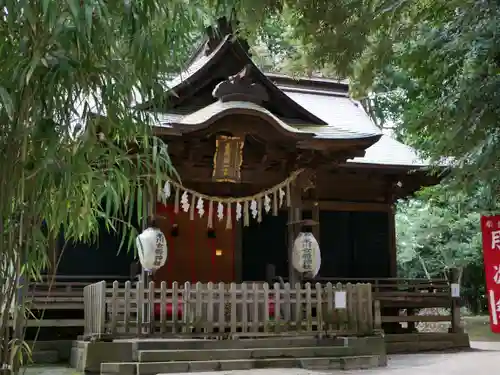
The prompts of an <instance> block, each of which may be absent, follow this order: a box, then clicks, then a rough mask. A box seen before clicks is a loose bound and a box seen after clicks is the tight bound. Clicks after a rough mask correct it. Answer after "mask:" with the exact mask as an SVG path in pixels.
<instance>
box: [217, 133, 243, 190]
mask: <svg viewBox="0 0 500 375" xmlns="http://www.w3.org/2000/svg"><path fill="white" fill-rule="evenodd" d="M244 143H245V141H244V139H243V138H241V137H227V136H224V135H219V136H217V140H216V149H215V155H214V170H213V175H212V179H213V180H214V181H216V182H240V181H241V164H242V163H243V145H244Z"/></svg>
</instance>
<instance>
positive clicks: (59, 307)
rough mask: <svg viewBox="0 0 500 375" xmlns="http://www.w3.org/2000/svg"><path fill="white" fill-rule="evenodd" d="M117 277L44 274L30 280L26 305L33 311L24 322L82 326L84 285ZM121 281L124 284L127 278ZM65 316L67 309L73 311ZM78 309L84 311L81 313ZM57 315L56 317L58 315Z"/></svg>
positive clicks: (43, 325) (53, 325) (54, 325)
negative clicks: (39, 277) (37, 278)
mask: <svg viewBox="0 0 500 375" xmlns="http://www.w3.org/2000/svg"><path fill="white" fill-rule="evenodd" d="M117 278H118V277H116V276H99V275H96V276H88V275H56V276H55V277H53V276H50V275H48V276H43V277H42V278H41V279H39V280H37V281H32V282H30V283H29V285H28V288H27V291H26V298H25V301H26V307H27V308H28V309H29V310H30V313H28V314H27V319H26V321H25V324H26V326H28V327H83V326H84V323H85V322H84V319H83V316H84V314H83V310H84V295H83V294H84V292H83V290H84V288H85V287H86V286H87V285H89V283H92V282H96V281H100V280H107V281H108V282H113V280H116V279H117ZM121 280H122V281H120V282H121V283H122V285H123V283H124V282H125V278H122V279H121ZM70 311H71V314H68V316H65V315H66V314H65V312H70ZM78 311H81V313H79V314H78ZM54 316H57V318H55V317H54Z"/></svg>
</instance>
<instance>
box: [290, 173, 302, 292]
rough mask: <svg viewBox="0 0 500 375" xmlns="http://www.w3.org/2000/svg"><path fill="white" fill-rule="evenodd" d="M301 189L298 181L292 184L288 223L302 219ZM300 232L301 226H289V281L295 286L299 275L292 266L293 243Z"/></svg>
mask: <svg viewBox="0 0 500 375" xmlns="http://www.w3.org/2000/svg"><path fill="white" fill-rule="evenodd" d="M301 192H302V190H301V188H300V185H299V184H298V183H297V181H294V182H292V184H291V186H290V198H291V205H290V207H288V222H294V221H299V220H301V219H302V196H301ZM299 230H300V228H299V225H297V224H294V225H288V280H290V283H291V284H292V285H294V284H295V283H296V282H297V281H299V274H298V272H297V271H296V270H295V268H293V264H292V253H293V243H294V242H295V239H296V238H297V235H298V233H299V232H298V231H299Z"/></svg>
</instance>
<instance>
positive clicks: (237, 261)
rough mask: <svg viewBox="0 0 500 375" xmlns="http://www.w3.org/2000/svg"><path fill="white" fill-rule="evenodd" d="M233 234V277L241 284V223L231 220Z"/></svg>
mask: <svg viewBox="0 0 500 375" xmlns="http://www.w3.org/2000/svg"><path fill="white" fill-rule="evenodd" d="M233 225H234V227H233V229H231V230H233V231H234V232H233V233H234V236H233V238H234V244H233V246H234V259H233V260H234V276H235V280H234V281H236V282H237V283H241V282H243V281H244V280H243V222H242V220H240V221H236V220H233Z"/></svg>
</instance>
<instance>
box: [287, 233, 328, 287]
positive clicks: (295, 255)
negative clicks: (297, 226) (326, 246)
mask: <svg viewBox="0 0 500 375" xmlns="http://www.w3.org/2000/svg"><path fill="white" fill-rule="evenodd" d="M292 265H293V268H295V269H296V270H297V271H298V272H300V273H308V274H309V276H310V277H316V275H317V274H318V272H319V269H320V267H321V252H320V250H319V244H318V241H316V238H314V235H313V234H312V233H306V232H301V233H299V235H298V236H297V238H296V239H295V242H294V243H293V252H292Z"/></svg>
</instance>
